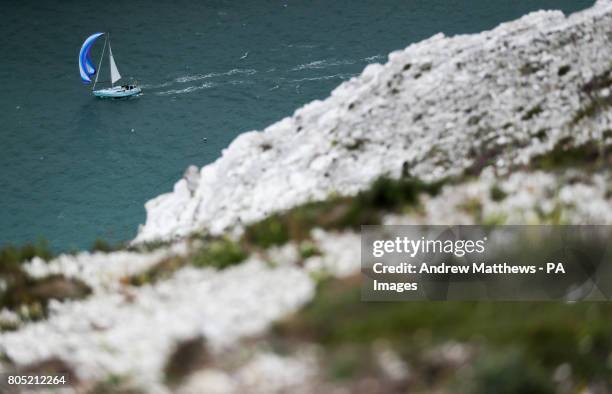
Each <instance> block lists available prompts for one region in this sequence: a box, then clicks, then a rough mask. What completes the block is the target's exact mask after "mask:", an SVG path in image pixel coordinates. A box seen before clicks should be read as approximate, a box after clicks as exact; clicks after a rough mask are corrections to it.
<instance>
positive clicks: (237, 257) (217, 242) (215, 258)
mask: <svg viewBox="0 0 612 394" xmlns="http://www.w3.org/2000/svg"><path fill="white" fill-rule="evenodd" d="M246 258H247V252H246V250H245V249H244V248H243V247H242V246H241V245H240V244H239V243H238V242H234V241H232V240H231V239H229V238H227V237H222V238H218V239H213V240H210V241H208V242H205V244H204V246H202V247H201V248H200V249H199V250H198V251H197V252H196V253H195V254H194V255H193V256H192V257H191V261H192V264H193V265H195V266H196V267H212V268H218V269H224V268H227V267H230V266H232V265H235V264H238V263H240V262H242V261H243V260H244V259H246Z"/></svg>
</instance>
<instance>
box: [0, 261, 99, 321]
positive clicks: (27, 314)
mask: <svg viewBox="0 0 612 394" xmlns="http://www.w3.org/2000/svg"><path fill="white" fill-rule="evenodd" d="M3 279H5V280H6V281H7V287H6V290H5V291H4V292H2V293H1V294H0V307H2V308H7V309H10V310H13V311H17V312H19V313H20V314H21V317H22V319H24V320H38V319H41V318H43V317H45V316H46V315H47V305H48V303H49V301H50V300H60V301H61V300H67V299H79V298H84V297H86V296H87V295H89V294H90V293H91V289H90V288H89V287H88V286H87V285H86V284H85V283H83V282H82V281H80V280H78V279H68V278H65V277H63V276H62V275H50V276H47V277H44V278H41V279H38V278H31V277H30V276H28V275H26V274H25V273H24V272H23V271H18V272H15V273H14V274H13V275H11V276H10V277H4V278H3Z"/></svg>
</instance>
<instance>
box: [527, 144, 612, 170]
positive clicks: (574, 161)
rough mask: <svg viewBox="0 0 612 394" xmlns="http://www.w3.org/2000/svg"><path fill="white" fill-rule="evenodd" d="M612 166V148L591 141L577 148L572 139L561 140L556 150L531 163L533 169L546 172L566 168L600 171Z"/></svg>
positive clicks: (536, 158) (538, 157)
mask: <svg viewBox="0 0 612 394" xmlns="http://www.w3.org/2000/svg"><path fill="white" fill-rule="evenodd" d="M611 165H612V146H611V145H607V146H605V145H603V144H601V143H598V142H597V141H589V142H587V143H584V144H582V145H578V146H576V145H575V144H574V141H573V139H572V138H571V137H567V138H564V139H561V140H560V141H559V142H558V143H557V144H556V145H555V146H554V148H553V149H552V150H551V151H549V152H547V153H544V154H542V155H540V156H536V157H535V158H533V159H532V161H531V167H532V168H534V169H541V170H546V171H555V170H560V169H565V168H590V169H593V170H595V169H598V168H604V167H606V166H608V167H609V166H611Z"/></svg>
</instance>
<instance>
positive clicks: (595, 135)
mask: <svg viewBox="0 0 612 394" xmlns="http://www.w3.org/2000/svg"><path fill="white" fill-rule="evenodd" d="M611 70H612V2H611V1H610V0H600V1H598V2H597V3H596V4H595V5H594V6H593V7H592V8H590V9H588V10H586V11H583V12H579V13H576V14H573V15H570V16H568V17H566V16H564V15H563V14H562V13H561V12H559V11H541V12H535V13H532V14H529V15H527V16H525V17H523V18H521V19H519V20H516V21H513V22H509V23H504V24H502V25H500V26H499V27H497V28H495V29H493V30H491V31H487V32H483V33H480V34H473V35H460V36H455V37H445V36H444V35H442V34H438V35H435V36H433V37H431V38H430V39H428V40H425V41H423V42H420V43H417V44H413V45H410V46H409V47H407V48H406V49H404V50H400V51H396V52H393V53H391V54H390V55H389V60H388V62H387V63H386V64H384V65H380V64H372V65H370V66H368V67H367V68H366V69H365V70H364V71H363V73H362V74H361V75H360V76H358V77H355V78H352V79H351V80H350V81H347V82H345V83H343V84H342V85H340V86H339V87H338V88H336V89H335V90H334V91H333V92H332V94H331V96H330V97H329V98H327V99H325V100H323V101H314V102H312V103H309V104H307V105H305V106H304V107H302V108H300V109H298V110H297V111H296V112H295V113H294V114H293V116H291V117H287V118H285V119H283V120H281V121H279V122H277V123H275V124H273V125H271V126H269V127H268V128H266V129H265V130H263V131H261V132H259V131H252V132H247V133H244V134H242V135H240V136H239V137H238V138H236V140H234V142H233V143H232V144H231V145H230V146H229V147H228V148H227V149H225V150H224V151H223V154H222V156H221V157H220V158H219V159H218V160H217V161H215V162H214V163H212V164H210V165H207V166H205V167H203V168H202V169H201V170H200V171H199V172H198V171H197V169H193V168H192V169H190V170H189V171H188V176H186V177H185V178H184V179H181V180H179V181H178V182H177V183H176V185H175V186H174V191H173V192H171V193H168V194H164V195H161V196H159V197H157V198H155V199H153V200H151V201H149V202H147V204H146V210H147V220H146V223H145V224H144V225H143V226H141V228H140V231H139V234H138V236H137V238H136V242H139V241H146V240H153V239H169V238H174V237H180V236H184V235H186V234H189V233H190V232H192V231H195V230H202V229H207V230H208V231H211V232H213V233H219V232H221V231H224V230H226V229H228V228H232V227H234V226H236V225H240V224H241V223H248V222H252V221H255V220H258V219H261V218H263V217H265V216H266V215H268V214H270V213H271V212H275V211H279V210H283V209H287V208H290V207H293V206H295V205H297V204H300V203H303V202H305V201H309V200H317V199H324V198H326V197H327V196H328V195H329V194H330V193H332V192H335V193H340V194H354V193H356V192H358V191H359V190H361V189H363V188H365V187H367V186H368V185H369V184H370V183H371V182H372V180H373V179H375V178H377V177H379V176H381V175H383V174H387V175H390V176H399V175H400V174H402V173H408V174H410V175H413V176H417V177H420V178H423V179H428V180H432V179H439V178H442V177H446V176H449V175H458V174H461V173H463V172H464V171H465V170H466V169H469V168H472V167H478V166H481V165H482V163H481V162H483V161H486V162H487V163H492V166H493V167H495V172H496V173H497V174H505V173H507V172H508V170H509V169H511V168H513V167H514V166H516V165H520V164H524V163H526V162H527V161H528V160H529V159H530V158H531V157H533V156H534V155H536V154H539V153H543V152H546V151H549V150H551V149H552V148H553V146H555V144H556V143H557V142H558V141H560V140H562V139H567V138H568V137H571V138H572V141H573V143H575V144H580V143H582V142H584V141H587V140H598V141H602V140H604V139H605V138H608V139H610V138H609V137H605V136H606V135H607V134H606V131H607V130H610V129H612V112H611V111H602V110H600V107H598V105H599V104H597V105H596V103H605V104H606V105H609V103H610V100H611V93H610V86H607V85H606V84H602V83H598V81H599V82H601V81H602V80H604V81H606V80H609V79H606V76H607V77H608V78H609V77H610V73H611V72H612V71H611ZM608 142H609V141H608Z"/></svg>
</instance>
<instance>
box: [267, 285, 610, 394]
mask: <svg viewBox="0 0 612 394" xmlns="http://www.w3.org/2000/svg"><path fill="white" fill-rule="evenodd" d="M611 314H612V305H611V304H609V303H579V304H573V305H567V304H561V303H541V302H530V303H490V302H482V303H477V302H443V303H437V302H388V303H368V302H362V301H361V299H360V281H359V278H356V277H355V278H350V279H345V280H327V281H325V282H322V283H321V284H320V288H319V289H318V291H317V294H316V296H315V298H314V300H313V301H312V302H311V303H310V304H309V305H308V306H307V307H306V308H304V309H303V310H302V311H301V312H299V313H297V314H296V315H294V316H292V317H290V318H288V319H286V320H285V321H282V322H280V323H279V324H277V325H276V327H275V328H274V332H275V333H276V334H277V335H279V336H280V337H283V338H289V339H292V340H306V341H315V342H319V343H322V344H323V345H324V346H325V349H326V351H329V352H332V353H333V352H335V351H336V350H337V349H343V348H346V347H347V346H364V345H368V344H372V343H374V342H375V341H377V340H380V339H385V340H387V341H390V343H391V344H392V346H393V348H394V349H395V350H396V351H397V352H398V353H399V354H400V355H402V356H403V357H404V358H407V359H410V358H411V357H413V356H411V355H414V353H415V352H416V351H417V350H418V349H431V348H432V346H434V345H435V344H436V343H443V342H446V341H459V342H462V343H472V344H474V345H475V346H476V347H481V348H483V349H485V351H484V353H482V354H481V356H482V360H483V363H482V365H478V364H477V365H476V373H477V375H478V379H477V380H478V381H479V384H480V385H481V386H479V387H477V388H475V389H474V391H475V392H504V391H497V390H494V389H493V388H494V387H495V386H496V385H498V386H499V387H503V386H504V385H505V383H504V382H506V381H514V380H515V379H518V382H517V385H516V386H513V385H509V386H507V387H515V388H516V390H514V391H505V392H547V391H546V390H543V391H530V390H528V388H530V387H540V388H546V387H548V386H546V385H542V384H543V382H544V383H546V382H547V381H546V382H545V381H543V380H542V376H544V377H548V376H552V371H554V369H555V368H556V367H558V366H559V365H561V364H563V363H566V362H567V363H570V365H571V367H572V371H573V373H574V377H575V378H577V379H578V380H579V381H584V382H587V381H592V380H602V381H604V382H607V384H612V380H611V378H610V377H611V376H612V374H610V370H609V369H610V366H609V365H608V357H609V356H608V355H609V354H610V352H612V320H610V319H609V316H610V315H611ZM510 350H511V351H513V352H517V354H516V355H507V354H506V353H507V352H508V351H510ZM479 358H480V357H479ZM519 378H520V379H519ZM521 379H522V381H521ZM532 384H533V386H532ZM545 386H546V387H545ZM517 387H518V388H517ZM519 388H520V389H519ZM523 389H524V390H526V391H523ZM491 390H492V391H491Z"/></svg>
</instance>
